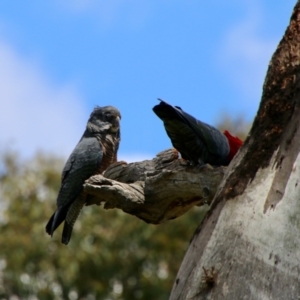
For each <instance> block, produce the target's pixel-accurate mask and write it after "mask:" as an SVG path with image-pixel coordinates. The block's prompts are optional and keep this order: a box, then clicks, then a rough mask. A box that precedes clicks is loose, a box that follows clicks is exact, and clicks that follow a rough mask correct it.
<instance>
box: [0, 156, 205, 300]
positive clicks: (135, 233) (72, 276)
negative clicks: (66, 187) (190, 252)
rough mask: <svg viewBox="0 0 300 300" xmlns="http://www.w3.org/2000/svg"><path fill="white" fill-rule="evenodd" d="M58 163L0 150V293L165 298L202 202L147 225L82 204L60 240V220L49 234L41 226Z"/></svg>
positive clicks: (50, 203) (47, 214)
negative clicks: (175, 216)
mask: <svg viewBox="0 0 300 300" xmlns="http://www.w3.org/2000/svg"><path fill="white" fill-rule="evenodd" d="M62 164H63V162H62V161H61V160H60V159H58V158H54V157H48V156H46V155H41V154H39V155H37V156H36V157H34V159H32V160H30V161H27V162H22V161H19V160H18V157H17V155H16V154H6V155H3V157H2V158H1V162H0V165H2V167H1V168H0V170H1V171H0V172H1V174H0V299H10V297H12V296H15V298H14V299H49V300H50V299H71V300H75V299H91V300H92V299H107V300H108V299H145V300H147V299H155V300H160V299H167V298H168V295H169V293H170V290H171V288H172V284H173V282H174V280H175V276H176V273H177V271H178V268H179V266H180V263H181V261H182V258H183V255H184V252H185V250H186V248H187V246H188V243H189V240H190V238H191V236H192V234H193V232H194V231H195V229H196V227H197V225H198V224H199V223H200V220H201V219H202V217H203V215H204V210H201V209H199V208H196V209H194V210H191V211H190V212H189V213H187V214H186V215H184V216H183V217H181V218H179V219H177V220H174V221H170V222H167V223H165V224H162V225H149V224H146V223H144V222H143V221H141V220H139V219H137V218H135V217H133V216H130V215H127V214H125V213H123V212H122V211H119V210H109V211H106V210H104V209H103V208H102V207H98V206H95V205H93V206H91V207H85V208H84V210H83V213H82V214H81V215H80V217H79V220H78V221H77V223H76V225H75V228H74V231H73V235H72V239H71V241H70V243H69V245H68V246H65V245H63V244H61V243H60V239H61V230H62V228H59V229H58V230H57V231H56V232H55V234H54V237H53V238H51V237H49V236H48V235H47V234H46V233H45V229H44V227H45V225H46V223H47V221H48V219H49V218H50V216H51V214H52V213H53V212H54V210H55V200H56V195H57V192H58V189H59V185H60V172H61V169H62ZM61 227H62V226H61Z"/></svg>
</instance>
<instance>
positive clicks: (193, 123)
mask: <svg viewBox="0 0 300 300" xmlns="http://www.w3.org/2000/svg"><path fill="white" fill-rule="evenodd" d="M177 111H178V113H179V114H181V116H182V117H183V118H184V119H185V120H186V122H187V123H188V124H189V126H190V127H191V128H192V130H193V131H194V132H195V133H196V134H197V135H198V136H199V137H201V139H203V141H205V144H206V146H207V148H208V150H209V152H210V153H212V154H214V155H217V156H221V157H226V156H227V155H228V154H229V144H228V141H227V138H226V137H225V135H224V134H223V133H222V132H220V131H219V130H218V129H217V128H215V127H213V126H210V125H208V124H206V123H204V122H201V121H200V120H197V119H196V118H194V117H193V116H191V115H190V114H188V113H186V112H185V111H183V110H179V109H178V110H177Z"/></svg>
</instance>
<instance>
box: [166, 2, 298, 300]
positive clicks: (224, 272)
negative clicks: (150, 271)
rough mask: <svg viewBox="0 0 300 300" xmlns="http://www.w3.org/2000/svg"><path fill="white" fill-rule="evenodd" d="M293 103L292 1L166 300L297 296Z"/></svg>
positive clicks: (294, 34)
mask: <svg viewBox="0 0 300 300" xmlns="http://www.w3.org/2000/svg"><path fill="white" fill-rule="evenodd" d="M245 76H246V75H245ZM249 80H251V78H249ZM299 107H300V1H298V2H297V4H296V6H295V9H294V12H293V15H292V17H291V22H290V25H289V27H288V28H287V30H286V32H285V35H284V37H283V39H282V40H281V42H280V44H279V46H278V48H277V50H276V52H275V53H274V55H273V57H272V60H271V62H270V65H269V69H268V73H267V76H266V80H265V83H264V87H263V95H262V100H261V104H260V108H259V111H258V114H257V116H256V118H255V121H254V123H253V127H252V129H251V131H250V134H249V136H248V137H247V139H246V141H245V144H244V146H243V147H242V149H241V151H240V152H239V153H238V155H237V156H236V157H235V159H234V160H233V161H232V163H231V165H230V166H229V167H228V169H227V171H226V173H225V176H224V178H223V181H222V183H221V184H220V186H219V189H218V191H217V194H216V196H215V198H214V200H213V203H212V205H211V208H210V210H209V212H208V214H207V216H206V218H205V219H204V221H203V222H202V224H200V226H199V228H198V229H197V230H196V232H195V234H194V237H193V238H192V240H191V243H190V246H189V248H188V250H187V252H186V254H185V257H184V260H183V262H182V265H181V267H180V270H179V272H178V275H177V278H176V281H175V283H174V286H173V289H172V292H171V296H170V299H171V300H179V299H228V300H229V299H230V300H236V299H253V300H258V299H278V300H282V299H300V182H299V180H300V157H299V151H300V109H299Z"/></svg>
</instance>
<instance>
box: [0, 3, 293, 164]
mask: <svg viewBox="0 0 300 300" xmlns="http://www.w3.org/2000/svg"><path fill="white" fill-rule="evenodd" d="M295 3H296V1H295V0H293V1H292V0H285V1H274V0H227V1H221V0H209V1H208V0H202V1H199V0H185V1H178V0H172V1H171V0H131V1H130V0H123V1H121V0H105V1H104V0H62V1H61V0H51V1H50V0H43V1H40V0H31V1H21V0H16V1H1V2H0V99H1V100H0V101H1V110H0V150H1V149H5V148H7V147H12V148H14V149H16V150H18V151H19V152H20V153H21V154H22V155H25V156H30V155H32V154H34V153H35V152H36V151H38V150H43V151H48V152H51V153H55V154H58V155H65V156H67V155H68V154H69V153H70V152H71V151H72V149H73V148H74V146H75V145H76V143H77V142H78V140H79V138H80V137H81V135H82V133H83V130H84V128H85V124H86V121H87V119H88V116H89V114H90V112H91V111H92V109H93V107H94V106H95V105H100V106H104V105H114V106H116V107H118V108H119V109H120V111H121V114H122V122H121V126H122V128H121V131H122V141H121V146H120V150H119V158H120V159H125V160H129V161H132V160H140V159H144V158H151V157H153V156H154V155H155V154H156V153H157V152H159V151H161V150H164V149H166V148H169V147H170V146H171V143H170V141H169V139H168V138H167V135H166V134H165V131H164V128H163V126H162V123H161V121H160V120H159V119H158V118H157V117H156V116H155V115H154V113H153V112H152V107H153V106H154V105H155V104H157V103H158V101H157V100H156V99H157V98H158V97H159V98H162V99H165V100H166V101H168V102H169V103H171V104H174V105H179V106H181V107H182V108H183V109H184V110H185V111H187V112H189V113H191V114H193V115H194V116H195V117H197V118H198V119H201V120H202V121H205V122H207V123H210V124H216V123H217V120H218V118H219V117H220V115H222V114H223V113H228V114H230V115H232V116H237V115H244V116H245V117H246V118H247V120H249V121H250V120H252V119H253V118H254V116H255V114H256V111H257V108H258V105H259V101H260V96H261V90H262V84H263V80H264V76H265V73H266V70H267V66H268V63H269V61H270V58H271V55H272V53H273V52H274V50H275V48H276V46H277V44H278V42H279V41H280V39H281V37H282V35H283V33H284V31H285V29H286V26H287V25H288V22H289V18H290V15H291V12H292V9H293V6H294V5H295Z"/></svg>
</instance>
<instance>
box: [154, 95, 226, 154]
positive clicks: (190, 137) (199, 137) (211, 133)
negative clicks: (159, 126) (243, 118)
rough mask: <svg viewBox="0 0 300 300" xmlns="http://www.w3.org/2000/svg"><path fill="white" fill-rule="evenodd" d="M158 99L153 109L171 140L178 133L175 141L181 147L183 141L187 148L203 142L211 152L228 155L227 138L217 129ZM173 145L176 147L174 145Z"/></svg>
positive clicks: (199, 145)
mask: <svg viewBox="0 0 300 300" xmlns="http://www.w3.org/2000/svg"><path fill="white" fill-rule="evenodd" d="M159 100H160V101H161V103H160V104H159V105H156V106H155V107H154V108H153V110H154V112H155V113H156V114H157V115H158V116H159V117H160V118H161V119H162V120H163V121H164V123H165V125H167V126H166V127H167V128H166V129H167V133H168V135H169V137H170V138H171V140H172V138H173V139H174V138H175V136H176V135H178V134H180V139H181V140H180V141H178V142H177V143H178V144H179V143H180V144H181V147H184V146H183V144H184V143H185V145H186V147H187V148H188V149H196V148H199V147H200V148H201V147H202V144H203V146H206V147H207V149H208V151H209V152H210V153H211V154H214V155H216V156H222V157H224V156H227V155H228V153H229V145H228V142H227V139H226V137H225V136H224V135H223V134H222V133H221V132H220V131H219V130H218V129H216V128H214V127H213V126H210V125H208V124H206V123H204V122H201V121H199V120H197V119H196V118H194V117H193V116H191V115H190V114H188V113H186V112H185V111H183V110H182V109H181V108H180V107H178V106H172V105H170V104H168V103H167V102H165V101H163V100H161V99H159ZM177 139H178V137H177ZM175 140H176V138H175ZM172 141H173V140H172ZM175 143H176V142H175ZM173 145H174V143H173ZM174 147H175V148H177V149H178V147H176V146H175V145H174ZM178 150H179V149H178ZM179 151H180V150H179Z"/></svg>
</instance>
